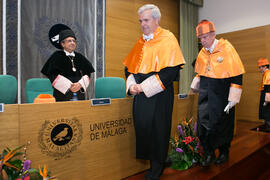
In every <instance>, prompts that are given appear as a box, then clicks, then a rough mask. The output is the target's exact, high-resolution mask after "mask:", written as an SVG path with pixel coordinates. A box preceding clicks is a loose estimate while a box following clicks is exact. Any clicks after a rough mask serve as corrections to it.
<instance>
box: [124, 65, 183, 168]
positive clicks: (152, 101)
mask: <svg viewBox="0 0 270 180" xmlns="http://www.w3.org/2000/svg"><path fill="white" fill-rule="evenodd" d="M179 70H180V66H175V67H167V68H164V69H162V70H161V71H160V72H155V73H156V74H158V75H159V77H160V80H161V81H162V83H163V85H164V86H165V88H166V89H165V90H164V91H162V92H160V93H158V94H156V95H154V96H152V97H150V98H147V97H146V96H145V94H144V93H140V94H138V95H136V96H135V97H134V101H133V118H134V127H135V133H136V157H137V158H139V159H144V160H157V161H159V162H161V163H162V162H164V161H165V159H166V157H167V153H168V147H169V138H170V131H171V119H172V110H173V102H174V90H173V81H174V80H175V79H176V78H177V77H178V74H179ZM155 73H154V72H152V73H149V74H133V76H134V78H135V80H136V83H137V84H140V83H141V82H142V81H144V80H145V79H146V78H148V77H150V76H151V75H153V74H155ZM128 75H129V72H128V70H127V69H126V77H128Z"/></svg>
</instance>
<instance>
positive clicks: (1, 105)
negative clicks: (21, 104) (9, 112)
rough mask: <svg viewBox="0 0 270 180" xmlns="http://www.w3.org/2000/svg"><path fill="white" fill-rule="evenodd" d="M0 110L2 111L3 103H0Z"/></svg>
mask: <svg viewBox="0 0 270 180" xmlns="http://www.w3.org/2000/svg"><path fill="white" fill-rule="evenodd" d="M0 112H4V104H3V103H0Z"/></svg>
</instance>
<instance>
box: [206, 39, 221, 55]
mask: <svg viewBox="0 0 270 180" xmlns="http://www.w3.org/2000/svg"><path fill="white" fill-rule="evenodd" d="M217 44H218V40H217V39H215V41H214V42H213V44H212V46H211V47H210V48H205V49H206V50H207V51H209V52H210V53H211V54H212V52H213V51H214V49H215V47H216V46H217Z"/></svg>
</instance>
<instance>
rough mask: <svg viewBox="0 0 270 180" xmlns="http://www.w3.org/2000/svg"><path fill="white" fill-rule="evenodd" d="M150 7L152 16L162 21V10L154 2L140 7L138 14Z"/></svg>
mask: <svg viewBox="0 0 270 180" xmlns="http://www.w3.org/2000/svg"><path fill="white" fill-rule="evenodd" d="M149 9H150V10H151V12H152V17H153V18H154V19H158V22H160V18H161V13H160V10H159V8H158V7H157V6H155V5H154V4H145V5H143V6H142V7H140V8H139V10H138V14H139V15H140V14H141V13H142V12H144V11H146V10H149Z"/></svg>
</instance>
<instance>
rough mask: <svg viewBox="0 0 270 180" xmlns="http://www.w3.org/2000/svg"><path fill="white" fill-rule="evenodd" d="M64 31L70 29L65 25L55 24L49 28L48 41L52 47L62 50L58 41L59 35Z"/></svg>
mask: <svg viewBox="0 0 270 180" xmlns="http://www.w3.org/2000/svg"><path fill="white" fill-rule="evenodd" d="M66 29H70V28H69V27H68V26H67V25H65V24H55V25H53V26H52V27H51V29H50V31H49V40H50V42H51V43H52V45H53V46H54V47H56V48H57V49H62V46H61V43H60V41H59V33H60V32H61V31H64V30H66Z"/></svg>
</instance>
